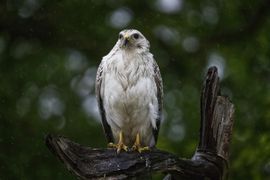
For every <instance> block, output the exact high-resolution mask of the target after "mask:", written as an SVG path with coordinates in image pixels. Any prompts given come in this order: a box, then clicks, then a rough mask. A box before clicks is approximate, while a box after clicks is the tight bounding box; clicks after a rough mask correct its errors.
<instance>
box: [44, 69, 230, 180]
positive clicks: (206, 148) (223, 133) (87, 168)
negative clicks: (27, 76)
mask: <svg viewBox="0 0 270 180" xmlns="http://www.w3.org/2000/svg"><path fill="white" fill-rule="evenodd" d="M233 113H234V107H233V104H232V103H231V102H230V101H229V99H228V98H227V97H224V96H221V95H220V88H219V78H218V75H217V69H216V68H215V67H211V68H209V70H208V73H207V77H206V80H205V84H204V87H203V89H202V96H201V128H200V139H199V143H198V148H197V150H196V152H195V154H194V156H193V157H192V159H185V158H179V157H177V156H176V155H174V154H171V153H169V152H165V151H161V150H158V149H153V150H151V151H150V152H143V153H141V154H140V153H138V152H121V153H120V154H116V151H115V150H114V149H94V148H90V147H85V146H82V145H80V144H77V143H75V142H72V141H71V140H69V139H67V138H64V137H61V136H52V135H48V136H47V137H46V144H47V146H48V148H49V149H50V150H51V151H52V152H53V153H54V154H55V155H56V156H57V157H58V158H59V159H60V160H61V161H62V162H63V163H64V164H65V166H66V167H67V169H68V170H69V171H71V172H72V173H74V174H75V175H76V176H77V177H79V178H80V179H104V177H105V178H106V179H127V178H131V177H136V176H140V175H142V174H145V173H150V172H156V171H159V172H163V173H169V174H171V176H170V177H171V179H206V178H208V179H213V180H218V179H226V177H227V170H228V159H229V155H228V154H229V142H230V138H231V134H232V125H233Z"/></svg>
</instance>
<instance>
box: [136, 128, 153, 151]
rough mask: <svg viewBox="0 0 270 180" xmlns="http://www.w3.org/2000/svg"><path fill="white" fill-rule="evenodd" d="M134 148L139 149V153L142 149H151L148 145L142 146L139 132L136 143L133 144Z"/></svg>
mask: <svg viewBox="0 0 270 180" xmlns="http://www.w3.org/2000/svg"><path fill="white" fill-rule="evenodd" d="M132 150H134V151H136V150H137V151H138V152H139V153H141V152H142V151H149V150H150V148H149V147H148V146H145V147H142V146H141V142H140V134H139V133H137V135H136V140H135V143H134V145H133V146H132Z"/></svg>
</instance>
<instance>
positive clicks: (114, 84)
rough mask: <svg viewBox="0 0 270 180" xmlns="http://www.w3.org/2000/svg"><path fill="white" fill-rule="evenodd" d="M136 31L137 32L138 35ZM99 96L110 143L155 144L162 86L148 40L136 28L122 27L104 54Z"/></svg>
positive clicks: (99, 80)
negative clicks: (117, 36) (120, 140)
mask: <svg viewBox="0 0 270 180" xmlns="http://www.w3.org/2000/svg"><path fill="white" fill-rule="evenodd" d="M135 34H136V35H135ZM96 95H97V100H98V105H99V110H100V113H101V119H102V124H103V128H104V132H105V134H106V138H107V140H108V142H114V143H117V142H118V141H119V136H118V134H119V132H120V131H122V132H123V140H124V144H125V145H127V146H129V147H130V146H132V145H133V144H134V142H135V138H136V134H137V133H139V134H140V139H141V145H142V146H150V147H153V146H155V144H156V142H157V138H158V132H159V126H160V121H161V116H162V98H163V86H162V79H161V75H160V71H159V68H158V65H157V64H156V61H155V60H154V58H153V55H152V54H151V53H150V52H149V42H148V41H147V40H146V38H145V37H144V36H143V35H142V34H141V33H140V32H139V31H137V30H134V29H132V30H123V31H121V32H120V34H119V39H118V41H117V42H116V44H115V46H114V47H113V49H112V50H111V51H110V53H109V54H108V55H106V56H104V57H103V59H102V61H101V63H100V65H99V68H98V71H97V77H96Z"/></svg>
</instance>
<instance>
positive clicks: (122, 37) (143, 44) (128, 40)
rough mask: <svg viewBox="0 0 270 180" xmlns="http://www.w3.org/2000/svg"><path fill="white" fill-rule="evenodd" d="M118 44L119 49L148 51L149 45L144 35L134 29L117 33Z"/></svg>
mask: <svg viewBox="0 0 270 180" xmlns="http://www.w3.org/2000/svg"><path fill="white" fill-rule="evenodd" d="M118 43H119V46H120V48H121V49H124V50H132V49H149V47H150V45H149V42H148V40H147V39H146V38H145V37H144V35H143V34H142V33H141V32H140V31H138V30H136V29H125V30H123V31H121V32H120V33H119V39H118Z"/></svg>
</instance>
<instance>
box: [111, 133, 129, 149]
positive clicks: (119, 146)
mask: <svg viewBox="0 0 270 180" xmlns="http://www.w3.org/2000/svg"><path fill="white" fill-rule="evenodd" d="M108 147H111V148H116V153H117V154H119V153H120V152H121V150H122V149H123V150H124V151H128V147H127V146H126V145H125V144H124V143H123V133H122V132H121V131H120V133H119V142H118V143H117V144H114V143H112V142H111V143H109V144H108Z"/></svg>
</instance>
